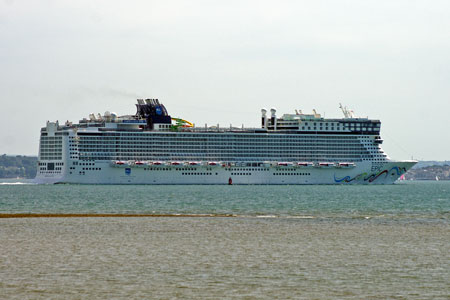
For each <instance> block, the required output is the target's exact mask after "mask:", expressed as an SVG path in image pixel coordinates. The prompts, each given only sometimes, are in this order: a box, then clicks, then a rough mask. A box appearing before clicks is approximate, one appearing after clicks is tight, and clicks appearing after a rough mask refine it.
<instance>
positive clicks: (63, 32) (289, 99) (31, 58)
mask: <svg viewBox="0 0 450 300" xmlns="http://www.w3.org/2000/svg"><path fill="white" fill-rule="evenodd" d="M0 1H1V2H0V107H1V112H2V116H1V118H0V128H2V129H1V130H0V153H10V154H26V155H37V152H38V140H39V129H40V127H42V126H44V124H45V122H46V120H57V119H58V120H60V121H65V120H72V121H78V120H79V119H80V118H82V117H87V115H88V114H89V113H90V112H96V113H97V112H100V113H103V112H104V111H105V110H110V111H114V112H117V113H119V114H129V113H134V112H135V107H134V103H135V99H136V98H159V99H160V100H161V101H162V102H163V103H164V104H165V105H166V107H167V109H168V110H169V113H170V114H171V115H172V116H178V117H183V118H185V119H187V120H190V121H192V122H194V123H196V124H198V125H204V124H205V123H208V124H210V125H214V124H217V123H219V124H220V125H221V126H229V124H230V123H232V124H233V125H235V126H241V124H242V123H244V124H245V125H246V126H258V125H259V117H260V108H261V107H267V108H270V107H272V106H275V107H276V108H277V109H278V115H281V114H283V113H288V112H289V113H291V112H293V111H294V109H303V111H304V112H309V111H311V110H312V109H313V108H316V109H317V110H318V111H319V112H321V113H324V112H325V114H326V115H325V116H326V117H341V116H342V114H341V112H340V111H339V108H338V105H339V102H342V103H343V104H345V105H347V106H349V107H351V108H352V109H354V110H355V112H356V113H357V114H358V115H360V116H364V117H366V116H369V117H370V118H377V119H381V121H382V137H383V138H384V139H385V143H384V144H383V148H384V149H385V150H386V152H387V153H388V154H389V155H390V156H391V157H392V158H395V159H410V158H411V156H414V158H417V159H426V160H432V159H433V160H445V159H450V138H449V132H450V121H449V113H450V1H439V0H433V1H430V0H428V1H425V0H396V1H392V0H391V1H385V0H377V1H371V0H365V1H361V0H342V1H323V0H314V1H242V0H241V1H198V0H189V1H112V0H109V1H84V0H77V1H62V0H58V1H56V0H55V1H50V0H41V1H33V0H27V1H19V0H16V1H14V0H6V1H5V0H0Z"/></svg>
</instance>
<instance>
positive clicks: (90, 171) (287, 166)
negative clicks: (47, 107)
mask: <svg viewBox="0 0 450 300" xmlns="http://www.w3.org/2000/svg"><path fill="white" fill-rule="evenodd" d="M136 108H137V111H136V113H135V114H134V115H125V116H119V115H117V114H116V113H112V112H108V111H107V112H105V113H104V114H103V115H100V114H97V115H95V114H90V115H89V118H85V119H82V120H80V121H79V123H78V124H72V123H70V122H66V123H65V124H59V122H47V125H46V127H44V128H42V129H41V139H40V148H39V159H38V173H37V177H36V180H37V181H38V182H42V183H86V184H344V183H359V184H389V183H393V182H395V181H396V180H397V179H398V178H399V177H400V176H401V175H402V174H404V173H405V172H406V171H407V170H408V169H409V168H411V167H412V166H413V165H414V164H415V163H416V162H415V161H392V160H390V159H389V157H388V156H387V155H386V153H385V152H384V151H383V150H382V149H381V147H380V145H381V143H382V142H383V140H382V139H381V137H380V128H381V122H380V121H379V120H370V119H368V118H358V117H356V116H355V115H354V113H353V112H352V111H350V110H348V109H347V108H345V107H342V105H341V109H342V111H343V113H344V118H342V119H326V118H323V117H322V116H321V115H320V114H318V113H317V112H316V111H314V112H313V113H312V114H304V113H302V112H301V111H298V110H296V111H295V113H294V114H284V115H282V117H277V112H276V109H275V108H272V109H270V115H269V113H268V110H267V109H262V110H261V127H260V128H235V127H231V126H230V127H227V128H222V127H219V126H212V127H208V126H205V127H195V126H194V124H192V123H190V122H188V121H186V120H183V119H179V118H172V117H171V116H170V115H169V114H168V112H167V110H166V108H165V106H164V105H163V104H162V103H160V102H159V100H157V99H146V100H143V99H138V103H137V104H136Z"/></svg>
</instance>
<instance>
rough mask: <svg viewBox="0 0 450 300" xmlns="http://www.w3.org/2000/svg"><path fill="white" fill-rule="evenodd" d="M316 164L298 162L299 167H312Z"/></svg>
mask: <svg viewBox="0 0 450 300" xmlns="http://www.w3.org/2000/svg"><path fill="white" fill-rule="evenodd" d="M313 165H314V164H313V163H312V162H302V161H301V162H298V163H297V167H300V168H310V167H312V166H313Z"/></svg>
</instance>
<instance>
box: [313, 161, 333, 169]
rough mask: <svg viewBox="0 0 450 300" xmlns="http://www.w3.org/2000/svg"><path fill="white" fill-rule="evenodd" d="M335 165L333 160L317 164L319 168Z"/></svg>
mask: <svg viewBox="0 0 450 300" xmlns="http://www.w3.org/2000/svg"><path fill="white" fill-rule="evenodd" d="M334 166H335V164H334V163H333V162H320V163H318V164H317V165H316V167H317V168H332V167H334Z"/></svg>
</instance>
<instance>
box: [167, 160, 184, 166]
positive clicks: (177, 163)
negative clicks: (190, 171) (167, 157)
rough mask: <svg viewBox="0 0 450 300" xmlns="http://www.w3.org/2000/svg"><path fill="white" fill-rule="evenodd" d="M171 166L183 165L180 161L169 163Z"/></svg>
mask: <svg viewBox="0 0 450 300" xmlns="http://www.w3.org/2000/svg"><path fill="white" fill-rule="evenodd" d="M170 164H171V165H172V166H181V165H183V163H182V162H181V161H173V162H171V163H170Z"/></svg>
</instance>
